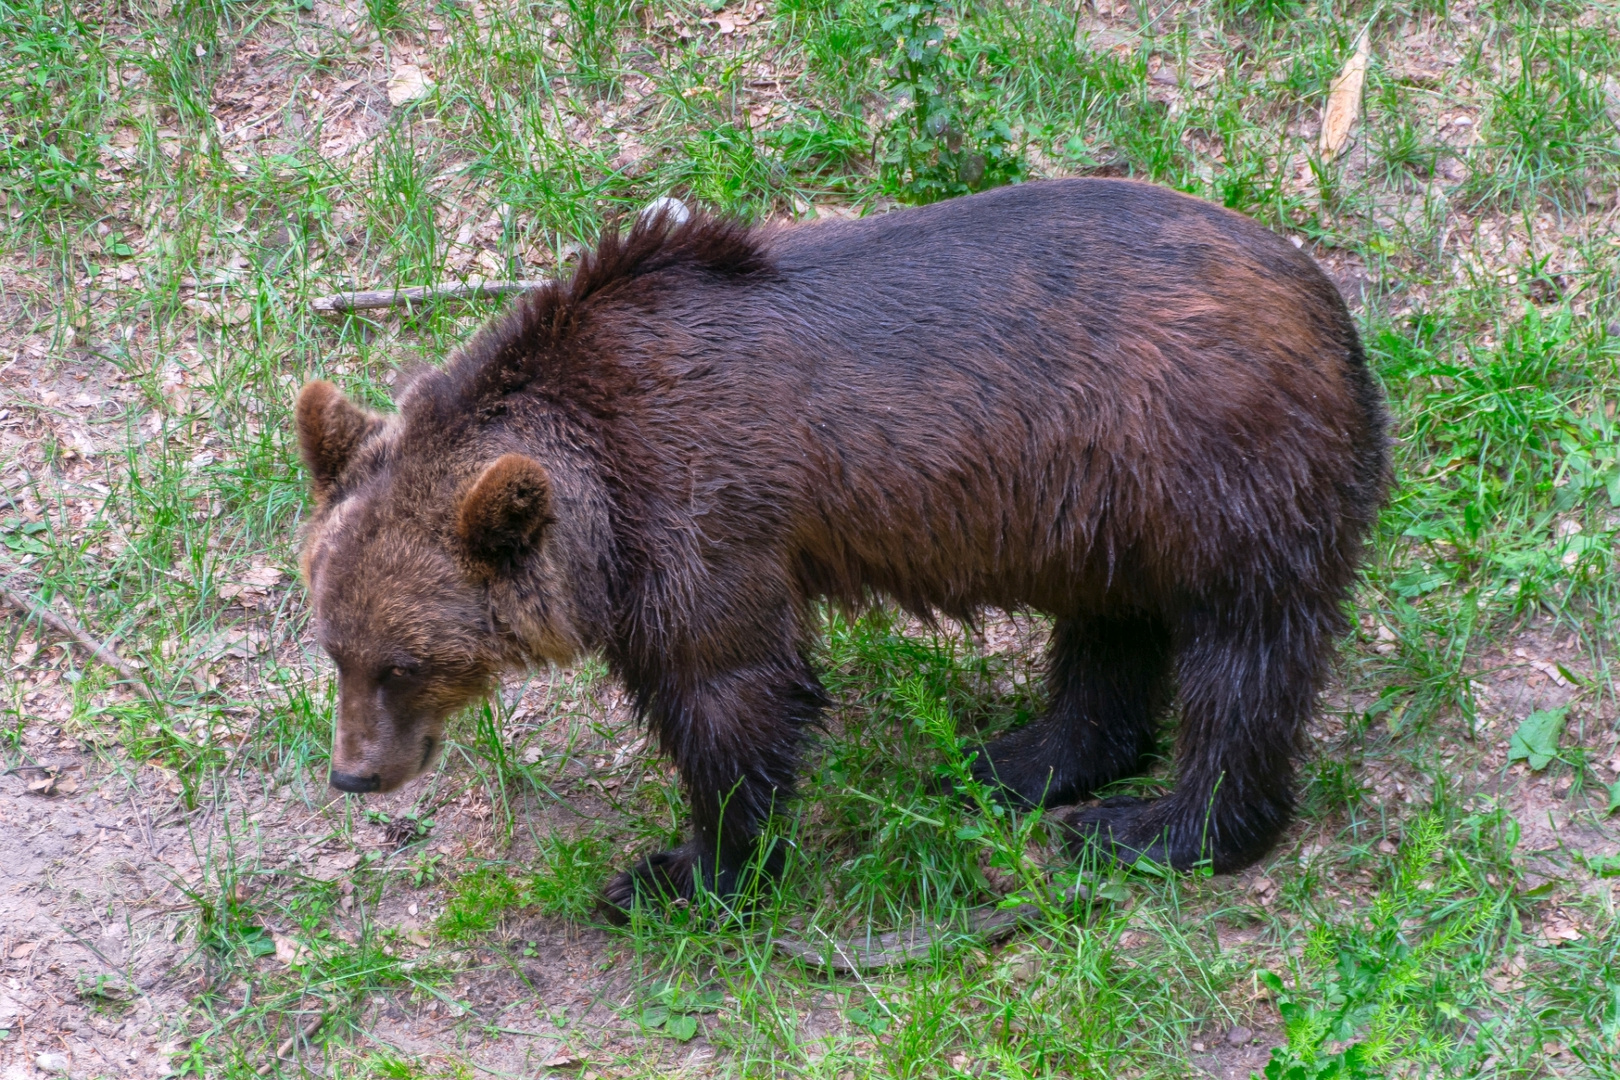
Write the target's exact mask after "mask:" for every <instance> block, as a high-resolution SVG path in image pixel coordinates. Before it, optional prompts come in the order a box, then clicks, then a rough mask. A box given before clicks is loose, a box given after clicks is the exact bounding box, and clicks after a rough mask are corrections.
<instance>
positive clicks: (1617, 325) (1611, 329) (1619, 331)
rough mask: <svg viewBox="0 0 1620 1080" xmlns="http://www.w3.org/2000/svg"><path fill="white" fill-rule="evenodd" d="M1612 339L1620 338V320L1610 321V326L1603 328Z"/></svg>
mask: <svg viewBox="0 0 1620 1080" xmlns="http://www.w3.org/2000/svg"><path fill="white" fill-rule="evenodd" d="M1603 329H1604V330H1605V331H1607V332H1608V335H1609V336H1610V337H1620V319H1610V320H1609V325H1608V326H1605V327H1604V328H1603Z"/></svg>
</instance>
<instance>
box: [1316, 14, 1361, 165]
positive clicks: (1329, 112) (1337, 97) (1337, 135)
mask: <svg viewBox="0 0 1620 1080" xmlns="http://www.w3.org/2000/svg"><path fill="white" fill-rule="evenodd" d="M1369 29H1371V28H1370V27H1369ZM1371 57H1372V44H1371V42H1369V41H1368V38H1367V30H1363V31H1362V32H1361V36H1360V37H1358V38H1356V50H1355V52H1354V53H1352V54H1351V56H1350V59H1349V60H1346V61H1345V64H1344V67H1343V68H1342V69H1341V70H1340V71H1339V74H1338V75H1337V76H1336V77H1335V78H1334V80H1333V85H1332V86H1330V87H1329V88H1328V99H1327V107H1326V108H1325V109H1323V110H1322V139H1321V144H1320V148H1321V151H1322V159H1323V160H1324V161H1332V160H1333V159H1334V158H1335V157H1337V156H1338V154H1339V151H1341V150H1343V149H1344V147H1345V144H1346V143H1348V142H1349V141H1350V129H1351V128H1353V127H1355V124H1356V120H1357V119H1358V118H1359V117H1360V116H1361V87H1362V84H1364V83H1365V82H1366V81H1367V61H1368V60H1369V59H1370V58H1371Z"/></svg>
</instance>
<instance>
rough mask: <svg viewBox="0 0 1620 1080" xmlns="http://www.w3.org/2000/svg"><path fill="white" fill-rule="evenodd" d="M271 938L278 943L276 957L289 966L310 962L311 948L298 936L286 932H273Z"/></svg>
mask: <svg viewBox="0 0 1620 1080" xmlns="http://www.w3.org/2000/svg"><path fill="white" fill-rule="evenodd" d="M271 940H273V941H274V942H275V943H276V959H277V960H279V961H281V962H282V963H283V964H286V965H287V966H288V967H297V966H298V965H300V964H305V963H308V962H309V949H308V948H307V947H306V946H305V945H304V943H303V942H301V941H299V940H298V939H297V938H293V937H288V936H287V935H285V934H272V935H271Z"/></svg>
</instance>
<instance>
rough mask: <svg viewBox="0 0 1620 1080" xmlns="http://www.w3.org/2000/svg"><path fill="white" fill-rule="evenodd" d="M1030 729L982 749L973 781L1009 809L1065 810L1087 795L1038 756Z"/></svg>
mask: <svg viewBox="0 0 1620 1080" xmlns="http://www.w3.org/2000/svg"><path fill="white" fill-rule="evenodd" d="M1028 730H1029V729H1027V728H1025V729H1022V730H1020V731H1015V732H1013V733H1012V734H1011V735H1005V736H1003V737H1001V738H999V739H997V740H995V741H994V742H992V743H991V744H990V745H989V746H982V747H980V748H979V751H978V756H977V757H976V758H974V759H973V765H972V771H973V779H975V780H977V781H978V782H979V783H981V784H983V785H985V786H986V787H988V788H989V789H990V791H991V792H992V793H993V794H994V795H995V796H996V797H997V798H998V799H999V800H1001V801H1002V802H1004V803H1006V804H1007V805H1009V806H1015V807H1019V808H1021V809H1027V808H1029V807H1034V806H1064V805H1066V804H1068V803H1072V802H1073V801H1074V800H1075V799H1076V798H1077V797H1079V796H1082V795H1084V794H1085V792H1083V791H1078V790H1077V788H1078V786H1079V785H1077V784H1076V783H1075V782H1074V781H1073V780H1072V779H1070V778H1067V777H1064V776H1061V775H1059V773H1058V772H1057V771H1055V770H1054V767H1053V765H1052V763H1051V762H1049V761H1045V760H1042V757H1043V755H1041V754H1039V753H1036V752H1035V749H1036V748H1035V747H1032V746H1031V745H1030V744H1031V742H1032V740H1031V739H1030V738H1029V737H1028V735H1027V734H1026V733H1027V732H1028Z"/></svg>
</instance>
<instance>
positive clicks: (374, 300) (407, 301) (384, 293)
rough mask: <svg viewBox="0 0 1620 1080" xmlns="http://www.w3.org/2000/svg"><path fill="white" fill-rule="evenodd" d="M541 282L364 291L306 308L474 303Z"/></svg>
mask: <svg viewBox="0 0 1620 1080" xmlns="http://www.w3.org/2000/svg"><path fill="white" fill-rule="evenodd" d="M545 284H547V282H545V281H468V282H464V283H462V284H460V285H434V286H427V285H416V286H412V287H410V288H407V289H378V290H375V291H367V292H347V293H336V294H334V295H332V296H317V297H316V298H315V299H314V300H312V301H310V306H311V307H312V308H314V309H315V310H316V311H318V312H321V313H322V314H328V315H341V314H343V313H345V312H349V311H370V310H373V309H376V308H391V307H409V306H410V305H412V304H420V303H424V302H426V301H429V300H477V299H482V298H486V297H492V296H507V295H510V294H512V293H524V292H533V291H534V290H535V289H538V288H540V287H541V286H542V285H545Z"/></svg>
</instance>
